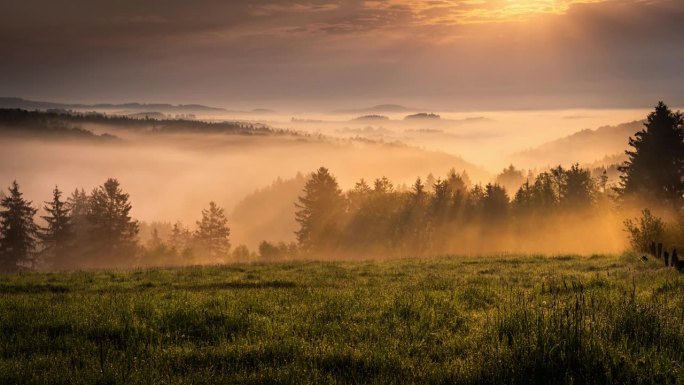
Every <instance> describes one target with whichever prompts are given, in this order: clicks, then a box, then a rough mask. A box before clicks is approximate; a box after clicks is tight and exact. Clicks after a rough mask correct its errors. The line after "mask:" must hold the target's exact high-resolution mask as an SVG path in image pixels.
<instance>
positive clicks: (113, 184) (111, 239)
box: [87, 178, 138, 263]
mask: <svg viewBox="0 0 684 385" xmlns="http://www.w3.org/2000/svg"><path fill="white" fill-rule="evenodd" d="M128 198H129V195H128V194H126V193H124V192H123V190H122V189H121V187H120V185H119V182H118V181H117V180H116V179H112V178H110V179H108V180H107V181H106V182H105V183H104V184H103V185H102V186H100V187H97V188H96V189H94V190H93V192H92V194H91V196H90V207H89V210H88V215H87V218H88V223H89V227H90V228H89V235H90V241H91V242H92V244H93V245H94V246H96V248H95V250H93V251H94V253H95V255H94V256H100V255H101V256H104V257H112V258H116V259H117V260H116V261H115V262H116V263H121V262H125V261H126V260H127V259H129V260H130V259H131V258H132V257H133V256H134V254H135V252H136V248H137V239H136V238H137V235H138V222H137V221H135V220H133V219H132V218H131V216H130V211H131V208H132V206H131V204H130V202H129V201H128Z"/></svg>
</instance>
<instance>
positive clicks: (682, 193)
mask: <svg viewBox="0 0 684 385" xmlns="http://www.w3.org/2000/svg"><path fill="white" fill-rule="evenodd" d="M644 126H645V129H642V130H641V131H639V132H637V133H636V135H635V137H634V138H629V145H630V146H631V147H632V148H633V149H632V150H629V151H626V153H627V157H628V160H627V161H626V162H625V163H624V164H623V165H622V166H620V167H619V168H618V169H619V170H620V171H621V172H622V175H621V176H620V179H621V182H620V187H619V188H618V189H617V191H618V193H619V194H620V197H621V198H622V199H623V201H626V200H627V201H628V200H633V199H635V200H637V201H643V202H646V203H651V204H653V203H655V204H664V205H665V206H666V207H675V208H679V209H681V208H682V205H683V201H684V117H683V116H682V114H681V113H680V112H672V110H670V109H669V108H668V107H667V106H666V105H665V104H664V103H663V102H660V103H658V105H657V106H656V108H655V111H653V112H651V113H650V114H649V115H648V118H647V120H646V123H644Z"/></svg>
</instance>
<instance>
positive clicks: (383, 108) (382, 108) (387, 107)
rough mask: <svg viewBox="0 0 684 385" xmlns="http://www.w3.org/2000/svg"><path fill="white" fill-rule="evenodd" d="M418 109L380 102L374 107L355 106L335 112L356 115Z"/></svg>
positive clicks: (334, 112) (335, 112)
mask: <svg viewBox="0 0 684 385" xmlns="http://www.w3.org/2000/svg"><path fill="white" fill-rule="evenodd" d="M409 111H416V109H415V108H409V107H404V106H401V105H398V104H379V105H377V106H373V107H366V108H355V109H346V110H336V111H333V112H332V113H333V114H355V115H368V114H382V113H393V112H394V113H398V112H409Z"/></svg>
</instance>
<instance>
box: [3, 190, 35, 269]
mask: <svg viewBox="0 0 684 385" xmlns="http://www.w3.org/2000/svg"><path fill="white" fill-rule="evenodd" d="M22 196H23V194H22V193H21V192H20V191H19V184H18V183H17V181H14V182H12V185H11V186H10V188H9V195H8V196H5V197H4V198H3V199H2V201H0V208H1V209H0V271H5V272H12V271H16V270H17V269H18V268H19V266H22V265H27V264H29V263H32V262H33V261H34V252H35V249H36V238H37V236H38V225H36V224H35V222H34V221H33V216H34V215H35V214H36V212H37V210H36V209H34V208H33V207H31V202H30V201H27V200H25V199H24V198H23V197H22Z"/></svg>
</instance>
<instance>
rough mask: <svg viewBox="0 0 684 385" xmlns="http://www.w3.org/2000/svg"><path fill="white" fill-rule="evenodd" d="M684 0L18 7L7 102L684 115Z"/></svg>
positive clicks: (3, 30) (1, 15)
mask: <svg viewBox="0 0 684 385" xmlns="http://www.w3.org/2000/svg"><path fill="white" fill-rule="evenodd" d="M682 20H684V1H682V0H592V1H582V0H425V1H421V0H409V1H397V0H370V1H361V0H350V1H328V0H318V1H294V2H292V1H281V0H253V1H223V0H194V1H187V0H163V1H162V0H149V1H139V0H117V1H113V0H109V1H104V0H61V1H54V0H21V1H19V0H6V1H3V5H2V12H0V52H2V55H1V57H2V59H1V60H0V96H18V97H23V98H27V99H33V100H49V101H59V102H80V103H95V102H112V103H118V102H128V101H138V102H167V103H204V104H209V105H214V106H221V107H226V108H273V109H290V110H296V109H302V110H303V109H314V110H321V111H325V110H334V109H338V108H356V107H365V106H369V105H373V104H380V103H398V104H404V105H409V106H412V107H420V108H432V109H435V110H454V111H465V110H507V109H563V108H641V107H650V106H652V105H654V104H655V103H656V102H657V101H658V100H664V101H665V102H667V103H669V104H671V105H675V106H684V74H683V73H682V68H684V42H683V40H682V38H683V37H684V22H682Z"/></svg>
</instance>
